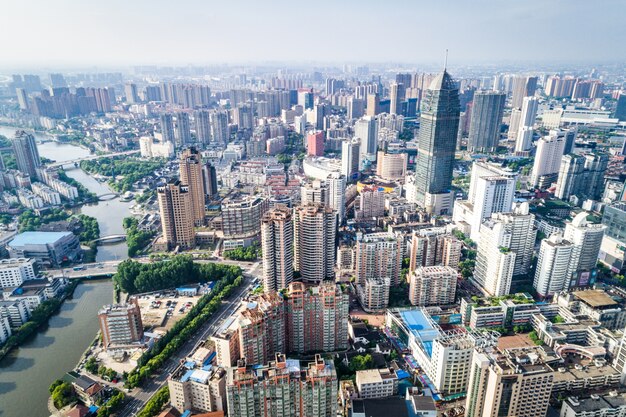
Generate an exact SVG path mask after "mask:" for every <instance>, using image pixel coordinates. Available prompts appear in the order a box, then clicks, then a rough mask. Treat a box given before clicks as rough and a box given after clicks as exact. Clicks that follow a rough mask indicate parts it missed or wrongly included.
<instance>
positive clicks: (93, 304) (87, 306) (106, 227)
mask: <svg viewBox="0 0 626 417" xmlns="http://www.w3.org/2000/svg"><path fill="white" fill-rule="evenodd" d="M14 132H15V130H14V129H13V128H9V127H6V126H0V135H4V136H7V137H12V136H13V134H14ZM35 137H36V138H37V139H39V140H42V139H47V138H46V137H45V135H43V134H38V133H35ZM37 147H38V149H39V154H40V155H41V156H42V157H46V158H48V159H52V160H55V161H67V160H71V159H75V158H80V157H83V156H87V155H89V151H88V150H87V149H84V148H81V147H79V146H75V145H71V144H62V143H58V142H45V143H39V144H38V146H37ZM67 175H68V176H70V177H72V178H74V179H75V180H77V181H79V182H80V183H82V184H83V185H84V186H85V187H87V189H89V191H91V192H94V193H96V194H106V193H108V192H110V191H111V190H110V189H109V188H108V187H107V186H106V184H102V183H99V182H98V181H96V180H95V179H94V178H93V177H91V176H89V175H87V174H86V173H85V172H84V171H83V170H81V169H80V168H72V169H69V170H67ZM130 205H131V203H125V202H121V201H119V199H118V198H115V199H113V200H110V201H105V202H100V203H97V204H92V205H86V206H83V207H81V209H80V210H81V212H82V213H85V214H87V215H90V216H93V217H95V218H96V219H97V220H98V224H99V226H100V234H101V236H107V235H110V234H120V233H123V232H124V231H123V228H122V219H123V218H124V217H126V216H129V215H130V212H129V207H130ZM126 252H127V247H126V243H124V242H121V243H118V244H115V245H105V246H99V247H98V255H97V260H98V261H106V260H113V259H124V258H126V257H127V254H126ZM111 301H112V283H111V281H108V280H107V281H89V282H85V283H82V284H81V285H79V286H78V287H77V288H76V291H75V292H74V296H73V298H72V299H70V300H67V301H66V302H65V303H64V304H63V306H62V307H61V310H60V312H59V314H57V315H55V316H54V317H52V318H51V319H50V322H49V324H48V326H46V327H45V328H43V329H42V330H41V331H40V332H39V333H37V334H36V335H35V336H34V337H33V338H32V339H31V340H29V341H28V342H27V343H25V344H24V345H22V346H21V347H20V348H19V349H16V350H14V351H13V352H11V354H10V355H8V356H7V357H5V358H4V359H3V360H2V361H0V417H39V416H41V417H45V416H48V415H49V413H48V411H47V400H48V396H49V394H48V386H49V385H50V383H52V381H54V380H55V379H56V378H60V377H62V376H63V375H64V374H65V372H67V371H69V370H71V369H73V368H74V366H75V365H76V363H77V362H78V360H79V359H80V356H81V355H82V353H83V352H84V351H85V349H86V348H87V346H88V345H89V343H90V342H91V341H92V340H93V338H94V337H95V335H96V332H97V331H98V322H97V317H96V314H97V312H98V310H99V309H100V307H101V306H102V305H104V304H107V303H110V302H111Z"/></svg>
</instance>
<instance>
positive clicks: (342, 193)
mask: <svg viewBox="0 0 626 417" xmlns="http://www.w3.org/2000/svg"><path fill="white" fill-rule="evenodd" d="M326 185H327V187H328V205H329V206H330V208H332V209H333V210H335V211H336V212H337V222H338V224H343V222H344V220H345V217H346V177H345V176H344V175H342V174H340V173H338V172H333V173H331V174H330V175H328V178H326Z"/></svg>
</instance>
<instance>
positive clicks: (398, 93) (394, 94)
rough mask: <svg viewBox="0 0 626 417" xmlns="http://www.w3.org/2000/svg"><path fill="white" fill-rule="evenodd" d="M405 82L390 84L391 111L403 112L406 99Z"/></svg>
mask: <svg viewBox="0 0 626 417" xmlns="http://www.w3.org/2000/svg"><path fill="white" fill-rule="evenodd" d="M405 87H406V86H405V84H402V83H391V85H390V86H389V100H390V103H389V113H391V114H402V102H403V101H404V99H405V92H406V88H405Z"/></svg>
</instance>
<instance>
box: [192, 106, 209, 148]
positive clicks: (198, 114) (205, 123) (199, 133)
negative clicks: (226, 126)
mask: <svg viewBox="0 0 626 417" xmlns="http://www.w3.org/2000/svg"><path fill="white" fill-rule="evenodd" d="M193 118H194V121H195V122H196V140H197V141H198V142H199V143H201V144H203V145H208V144H209V143H211V123H210V122H209V111H208V110H196V111H195V112H194V115H193Z"/></svg>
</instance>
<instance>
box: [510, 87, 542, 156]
mask: <svg viewBox="0 0 626 417" xmlns="http://www.w3.org/2000/svg"><path fill="white" fill-rule="evenodd" d="M538 108H539V100H537V97H524V99H523V100H522V110H521V113H520V119H519V122H518V125H517V135H516V137H515V151H516V152H525V151H527V150H529V149H530V146H531V144H532V139H533V133H534V125H535V118H536V117H537V110H538Z"/></svg>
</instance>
